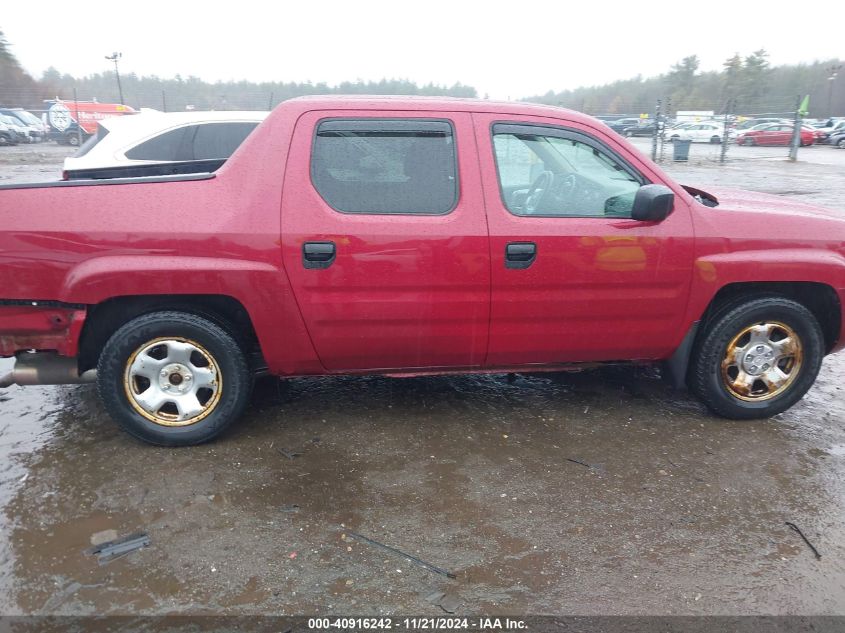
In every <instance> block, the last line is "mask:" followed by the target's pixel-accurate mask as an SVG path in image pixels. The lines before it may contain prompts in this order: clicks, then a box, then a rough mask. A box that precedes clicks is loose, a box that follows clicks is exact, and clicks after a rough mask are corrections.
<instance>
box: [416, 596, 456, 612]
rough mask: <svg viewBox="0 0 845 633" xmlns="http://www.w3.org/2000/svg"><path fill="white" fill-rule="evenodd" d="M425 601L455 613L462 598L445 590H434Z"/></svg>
mask: <svg viewBox="0 0 845 633" xmlns="http://www.w3.org/2000/svg"><path fill="white" fill-rule="evenodd" d="M425 601H426V602H428V603H430V604H433V605H434V606H436V607H440V608H441V609H443V610H444V611H445V612H446V613H454V612H455V611H457V609H458V607H459V606H460V605H461V600H460V599H459V598H458V596H456V595H455V594H453V593H446V592H445V591H434V592H432V593H430V594H428V595H427V596H426V597H425Z"/></svg>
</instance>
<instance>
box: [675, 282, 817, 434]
mask: <svg viewBox="0 0 845 633" xmlns="http://www.w3.org/2000/svg"><path fill="white" fill-rule="evenodd" d="M823 356H824V337H823V335H822V331H821V328H820V327H819V324H818V322H817V321H816V318H815V317H814V316H813V314H812V313H811V312H810V311H809V310H808V309H807V308H805V307H804V306H803V305H801V304H800V303H797V302H795V301H792V300H790V299H785V298H781V297H761V298H758V299H753V300H749V301H747V302H745V303H742V304H740V305H737V306H734V307H733V308H732V309H730V310H728V311H727V312H723V313H722V314H721V315H719V316H717V317H716V318H715V319H714V320H713V321H712V322H711V323H710V324H708V326H707V328H706V329H705V331H704V332H703V336H702V339H701V340H700V341H699V343H698V345H697V347H696V350H695V352H694V355H693V359H692V364H691V366H690V387H691V388H692V390H693V391H694V392H695V393H696V394H697V395H698V396H699V398H701V400H702V401H703V402H704V404H706V405H707V406H708V407H709V408H710V409H711V410H712V411H714V412H715V413H717V414H718V415H721V416H723V417H726V418H732V419H737V420H745V419H754V418H767V417H771V416H773V415H775V414H777V413H780V412H782V411H785V410H786V409H788V408H789V407H791V406H792V405H793V404H795V403H796V402H798V400H800V399H801V398H802V397H803V396H804V394H805V393H807V390H808V389H809V388H810V387H811V386H812V385H813V382H814V381H815V380H816V376H817V375H818V373H819V368H820V367H821V362H822V357H823Z"/></svg>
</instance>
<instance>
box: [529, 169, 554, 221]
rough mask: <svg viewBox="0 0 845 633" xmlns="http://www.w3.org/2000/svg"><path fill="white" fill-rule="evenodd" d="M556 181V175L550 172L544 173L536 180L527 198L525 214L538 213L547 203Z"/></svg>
mask: <svg viewBox="0 0 845 633" xmlns="http://www.w3.org/2000/svg"><path fill="white" fill-rule="evenodd" d="M554 181H555V175H554V174H553V173H552V172H550V171H542V172H540V175H539V176H537V177H536V178H535V179H534V182H532V183H531V186H530V187H529V188H528V193H527V194H526V196H525V212H526V213H536V212H537V210H538V209H539V208H540V207H541V205H542V203H543V202H545V201H546V200H547V199H548V198H549V195H550V194H551V191H552V183H554Z"/></svg>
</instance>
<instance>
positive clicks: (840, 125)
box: [824, 120, 845, 144]
mask: <svg viewBox="0 0 845 633" xmlns="http://www.w3.org/2000/svg"><path fill="white" fill-rule="evenodd" d="M829 130H830V131H829V132H827V138H825V139H824V142H825V143H830V144H833V143H832V138H833V137H834V136H837V135H839V134H841V133H842V132H845V120H842V121H837V122H836V123H834V124H833V125H832V126H830V128H829Z"/></svg>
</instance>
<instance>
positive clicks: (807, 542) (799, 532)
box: [786, 521, 822, 560]
mask: <svg viewBox="0 0 845 633" xmlns="http://www.w3.org/2000/svg"><path fill="white" fill-rule="evenodd" d="M786 525H788V526H789V527H790V529H792V530H793V531H795V532H798V536H800V537H801V538H802V539H804V542H805V543H806V544H807V547H809V548H810V549H811V550H813V554H815V555H816V560H821V559H822V555H821V554H819V550H817V549H816V547H815V545H813V544H812V543H811V542H810V539H808V538H807V537H806V536H804V533H803V532H802V531H801V528H799V527H798V526H797V525H795V524H794V523H790V522H789V521H786Z"/></svg>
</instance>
